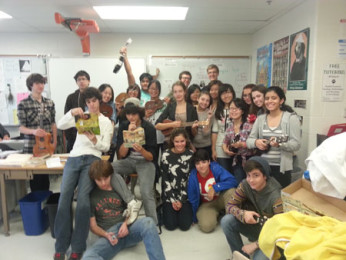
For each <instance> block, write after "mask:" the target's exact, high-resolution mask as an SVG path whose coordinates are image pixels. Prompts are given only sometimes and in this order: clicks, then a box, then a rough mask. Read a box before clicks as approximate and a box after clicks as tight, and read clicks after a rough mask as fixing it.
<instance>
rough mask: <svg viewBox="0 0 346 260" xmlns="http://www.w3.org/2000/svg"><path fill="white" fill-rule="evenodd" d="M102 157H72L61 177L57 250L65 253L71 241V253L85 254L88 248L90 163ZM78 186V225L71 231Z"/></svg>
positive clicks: (56, 226)
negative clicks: (73, 205)
mask: <svg viewBox="0 0 346 260" xmlns="http://www.w3.org/2000/svg"><path fill="white" fill-rule="evenodd" d="M95 160H100V158H98V157H96V156H94V155H82V156H78V157H69V158H68V159H67V162H66V164H65V167H64V173H63V176H62V183H61V193H60V199H59V204H58V211H57V214H56V218H55V224H54V233H55V237H56V242H55V252H59V253H65V252H66V251H67V249H68V248H69V246H70V244H71V248H72V252H76V253H82V252H84V250H85V249H86V239H87V237H88V234H89V221H90V199H89V193H90V192H91V190H92V189H93V187H94V182H93V181H92V180H91V179H90V178H89V174H88V173H89V167H90V165H91V163H92V162H93V161H95ZM77 186H78V194H77V207H76V212H75V228H74V230H72V221H71V218H72V215H71V205H72V200H73V194H74V190H75V188H76V187H77Z"/></svg>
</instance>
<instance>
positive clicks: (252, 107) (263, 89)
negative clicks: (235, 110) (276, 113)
mask: <svg viewBox="0 0 346 260" xmlns="http://www.w3.org/2000/svg"><path fill="white" fill-rule="evenodd" d="M255 91H258V92H261V93H262V94H263V97H264V95H265V93H266V91H267V88H266V87H265V86H263V85H256V86H254V87H253V88H252V90H251V100H252V104H251V105H250V110H249V114H255V115H257V113H258V111H259V110H260V109H261V108H262V109H264V110H266V109H265V105H264V102H263V107H258V106H256V105H255V103H254V102H253V99H252V93H253V92H255Z"/></svg>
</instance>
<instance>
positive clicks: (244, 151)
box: [223, 121, 254, 166]
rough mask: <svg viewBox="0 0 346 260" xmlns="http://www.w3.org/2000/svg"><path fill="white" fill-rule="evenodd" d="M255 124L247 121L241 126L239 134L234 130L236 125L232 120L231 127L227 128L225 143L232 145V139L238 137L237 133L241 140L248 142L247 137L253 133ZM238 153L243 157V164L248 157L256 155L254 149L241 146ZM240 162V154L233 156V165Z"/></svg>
mask: <svg viewBox="0 0 346 260" xmlns="http://www.w3.org/2000/svg"><path fill="white" fill-rule="evenodd" d="M252 126H253V124H252V123H249V122H245V123H243V124H242V125H241V126H240V131H239V133H238V134H236V133H235V131H234V125H233V122H232V121H231V123H230V125H229V127H228V128H227V130H226V133H225V138H224V139H223V143H224V144H226V145H230V144H231V143H232V141H233V140H234V139H235V138H236V136H237V135H239V136H238V137H237V138H239V141H240V142H246V139H247V138H248V136H249V135H250V133H251V129H252ZM237 155H240V156H241V158H242V165H243V166H244V164H245V162H246V159H247V158H248V157H250V156H252V155H254V151H253V149H248V148H246V147H242V148H239V150H238V152H237ZM237 162H238V156H234V157H233V163H232V165H233V166H234V165H236V164H237Z"/></svg>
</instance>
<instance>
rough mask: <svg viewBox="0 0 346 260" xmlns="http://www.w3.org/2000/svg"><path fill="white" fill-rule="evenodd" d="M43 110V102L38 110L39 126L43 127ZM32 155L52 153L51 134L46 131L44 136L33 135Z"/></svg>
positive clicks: (39, 155)
mask: <svg viewBox="0 0 346 260" xmlns="http://www.w3.org/2000/svg"><path fill="white" fill-rule="evenodd" d="M43 112H44V104H43V103H42V104H41V111H40V128H41V129H43ZM32 152H33V154H34V157H42V156H45V155H52V154H53V153H54V146H53V144H52V135H51V134H50V133H46V135H45V136H44V137H39V136H35V145H34V147H33V149H32Z"/></svg>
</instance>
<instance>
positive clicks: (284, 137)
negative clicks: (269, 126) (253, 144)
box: [255, 135, 288, 156]
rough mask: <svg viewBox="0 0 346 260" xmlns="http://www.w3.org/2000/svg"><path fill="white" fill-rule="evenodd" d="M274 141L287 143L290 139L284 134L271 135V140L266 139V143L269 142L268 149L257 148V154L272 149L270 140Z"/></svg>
mask: <svg viewBox="0 0 346 260" xmlns="http://www.w3.org/2000/svg"><path fill="white" fill-rule="evenodd" d="M271 141H274V142H277V143H279V144H282V143H286V142H287V141H288V135H282V136H275V137H271V138H270V139H269V140H266V142H265V143H266V144H267V149H266V150H260V149H258V148H255V155H258V156H260V155H262V154H264V153H267V152H268V151H269V149H270V142H271Z"/></svg>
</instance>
